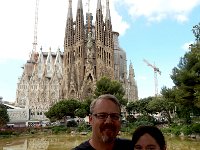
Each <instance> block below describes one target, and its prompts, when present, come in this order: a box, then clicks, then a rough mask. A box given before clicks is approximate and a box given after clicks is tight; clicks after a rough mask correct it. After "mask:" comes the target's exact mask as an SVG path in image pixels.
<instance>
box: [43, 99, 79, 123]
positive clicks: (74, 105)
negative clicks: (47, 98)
mask: <svg viewBox="0 0 200 150" xmlns="http://www.w3.org/2000/svg"><path fill="white" fill-rule="evenodd" d="M80 105H81V104H80V102H79V101H77V100H74V99H70V100H61V101H60V102H58V103H56V104H54V105H53V106H52V107H50V109H49V111H48V112H46V113H45V115H46V117H47V118H49V119H50V120H55V119H56V120H60V119H63V118H64V117H66V116H71V117H74V116H75V110H76V109H78V108H79V107H80Z"/></svg>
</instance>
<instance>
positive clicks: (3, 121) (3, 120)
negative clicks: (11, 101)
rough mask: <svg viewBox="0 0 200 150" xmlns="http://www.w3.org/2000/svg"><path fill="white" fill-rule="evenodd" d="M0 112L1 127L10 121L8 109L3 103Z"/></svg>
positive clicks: (0, 105)
mask: <svg viewBox="0 0 200 150" xmlns="http://www.w3.org/2000/svg"><path fill="white" fill-rule="evenodd" d="M0 114H1V115H0V127H3V126H4V125H6V124H7V122H9V116H8V113H7V109H6V107H5V106H4V105H3V104H0Z"/></svg>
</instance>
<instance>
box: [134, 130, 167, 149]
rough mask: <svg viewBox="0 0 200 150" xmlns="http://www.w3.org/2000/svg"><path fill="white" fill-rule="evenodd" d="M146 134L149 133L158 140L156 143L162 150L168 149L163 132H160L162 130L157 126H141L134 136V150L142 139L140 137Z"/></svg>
mask: <svg viewBox="0 0 200 150" xmlns="http://www.w3.org/2000/svg"><path fill="white" fill-rule="evenodd" d="M145 133H148V134H149V135H151V136H152V137H153V138H154V139H155V140H156V142H157V143H158V145H159V146H160V149H161V150H165V148H166V142H165V138H164V136H163V134H162V132H161V131H160V129H158V128H157V127H155V126H140V127H138V128H137V129H136V130H135V132H134V133H133V136H132V144H133V148H134V146H135V144H136V143H137V141H138V140H139V139H140V137H141V136H143V135H144V134H145Z"/></svg>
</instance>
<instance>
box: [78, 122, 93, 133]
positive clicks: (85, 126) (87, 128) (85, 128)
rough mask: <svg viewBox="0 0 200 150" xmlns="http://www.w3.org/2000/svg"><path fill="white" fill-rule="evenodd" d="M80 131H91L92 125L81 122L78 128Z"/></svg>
mask: <svg viewBox="0 0 200 150" xmlns="http://www.w3.org/2000/svg"><path fill="white" fill-rule="evenodd" d="M77 130H78V132H89V131H91V126H90V125H88V124H86V123H81V124H79V126H78V128H77Z"/></svg>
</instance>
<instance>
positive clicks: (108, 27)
mask: <svg viewBox="0 0 200 150" xmlns="http://www.w3.org/2000/svg"><path fill="white" fill-rule="evenodd" d="M105 45H106V46H108V47H110V48H113V34H112V23H111V17H110V8H109V0H106V18H105Z"/></svg>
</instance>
